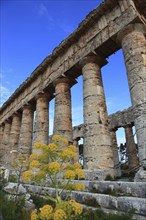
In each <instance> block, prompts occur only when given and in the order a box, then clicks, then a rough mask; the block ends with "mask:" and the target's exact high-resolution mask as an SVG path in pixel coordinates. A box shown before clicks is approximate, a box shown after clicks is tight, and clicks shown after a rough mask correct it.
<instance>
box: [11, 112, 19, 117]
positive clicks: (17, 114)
mask: <svg viewBox="0 0 146 220" xmlns="http://www.w3.org/2000/svg"><path fill="white" fill-rule="evenodd" d="M14 116H18V117H20V116H21V113H20V112H14V113H13V115H12V117H14Z"/></svg>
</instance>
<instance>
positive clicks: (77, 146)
mask: <svg viewBox="0 0 146 220" xmlns="http://www.w3.org/2000/svg"><path fill="white" fill-rule="evenodd" d="M73 145H74V146H76V148H77V158H76V160H75V161H74V162H79V139H78V138H77V139H75V140H73Z"/></svg>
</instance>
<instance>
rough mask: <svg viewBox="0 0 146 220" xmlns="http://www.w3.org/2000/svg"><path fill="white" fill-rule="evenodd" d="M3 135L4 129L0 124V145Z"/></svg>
mask: <svg viewBox="0 0 146 220" xmlns="http://www.w3.org/2000/svg"><path fill="white" fill-rule="evenodd" d="M3 133H4V127H3V125H2V124H1V125H0V144H1V143H2V139H3Z"/></svg>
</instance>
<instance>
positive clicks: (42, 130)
mask: <svg viewBox="0 0 146 220" xmlns="http://www.w3.org/2000/svg"><path fill="white" fill-rule="evenodd" d="M48 136H49V97H48V96H47V94H45V93H42V94H39V95H38V96H37V97H36V116H35V123H34V137H33V142H34V143H35V142H42V143H44V144H48Z"/></svg>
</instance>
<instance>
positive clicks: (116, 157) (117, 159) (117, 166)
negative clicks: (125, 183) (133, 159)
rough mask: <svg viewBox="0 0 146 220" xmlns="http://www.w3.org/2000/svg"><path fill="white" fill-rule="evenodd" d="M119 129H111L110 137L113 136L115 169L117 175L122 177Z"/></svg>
mask: <svg viewBox="0 0 146 220" xmlns="http://www.w3.org/2000/svg"><path fill="white" fill-rule="evenodd" d="M116 131H117V129H116V128H115V129H110V136H111V142H112V151H113V161H114V167H115V170H116V171H117V175H118V176H120V175H121V169H120V167H119V164H120V163H119V154H118V143H117V136H116Z"/></svg>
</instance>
